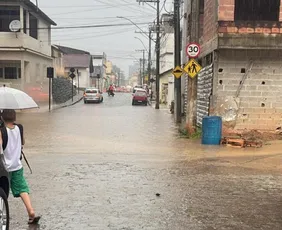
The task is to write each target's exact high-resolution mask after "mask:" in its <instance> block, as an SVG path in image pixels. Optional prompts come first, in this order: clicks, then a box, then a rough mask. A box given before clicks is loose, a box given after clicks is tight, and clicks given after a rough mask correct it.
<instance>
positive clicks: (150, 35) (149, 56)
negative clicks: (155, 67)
mask: <svg viewBox="0 0 282 230" xmlns="http://www.w3.org/2000/svg"><path fill="white" fill-rule="evenodd" d="M151 39H152V30H151V28H149V53H148V79H149V82H148V84H149V85H150V80H151V52H152V51H151V43H152V40H151Z"/></svg>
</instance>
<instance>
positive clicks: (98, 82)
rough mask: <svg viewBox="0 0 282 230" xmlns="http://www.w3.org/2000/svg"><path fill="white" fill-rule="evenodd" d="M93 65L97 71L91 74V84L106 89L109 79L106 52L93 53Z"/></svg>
mask: <svg viewBox="0 0 282 230" xmlns="http://www.w3.org/2000/svg"><path fill="white" fill-rule="evenodd" d="M92 61H93V66H94V69H95V70H96V71H94V74H93V75H92V76H91V84H92V85H93V86H96V87H97V88H99V89H100V90H102V89H105V87H106V86H105V84H106V79H107V73H106V71H107V56H106V54H105V53H102V54H94V55H92Z"/></svg>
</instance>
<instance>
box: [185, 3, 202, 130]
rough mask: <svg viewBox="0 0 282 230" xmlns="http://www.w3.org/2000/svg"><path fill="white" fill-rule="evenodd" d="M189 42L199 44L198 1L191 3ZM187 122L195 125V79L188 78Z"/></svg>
mask: <svg viewBox="0 0 282 230" xmlns="http://www.w3.org/2000/svg"><path fill="white" fill-rule="evenodd" d="M191 4H192V6H191V16H192V17H191V18H192V22H191V30H190V39H191V41H190V42H197V43H198V42H199V7H200V6H199V1H192V3H191ZM187 122H188V125H189V126H191V127H196V123H197V78H190V77H188V105H187Z"/></svg>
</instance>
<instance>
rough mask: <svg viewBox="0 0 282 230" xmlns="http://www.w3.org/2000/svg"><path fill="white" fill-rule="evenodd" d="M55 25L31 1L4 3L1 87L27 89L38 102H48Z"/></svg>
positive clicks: (1, 8)
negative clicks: (52, 28)
mask: <svg viewBox="0 0 282 230" xmlns="http://www.w3.org/2000/svg"><path fill="white" fill-rule="evenodd" d="M12 22H13V23H15V24H19V25H18V26H19V27H18V30H15V28H17V27H11V23H12ZM52 25H53V26H55V25H56V23H55V22H54V21H52V20H51V19H50V18H49V17H48V16H47V15H46V14H45V13H44V12H42V11H41V10H40V9H37V7H36V6H35V5H34V4H33V3H32V2H31V1H29V0H23V1H16V0H8V1H1V2H0V84H6V85H7V86H10V87H13V88H18V89H21V90H24V91H25V92H27V93H29V94H30V95H31V96H32V97H33V98H34V99H35V100H36V101H37V102H38V103H40V102H44V101H46V100H48V95H47V96H46V94H47V93H48V79H47V77H46V74H47V67H50V66H53V58H52V52H51V26H52Z"/></svg>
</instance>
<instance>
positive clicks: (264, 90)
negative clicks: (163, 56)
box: [183, 0, 282, 130]
mask: <svg viewBox="0 0 282 230" xmlns="http://www.w3.org/2000/svg"><path fill="white" fill-rule="evenodd" d="M184 6H185V14H184V15H185V17H186V21H187V23H185V24H184V26H185V27H184V29H185V31H184V33H183V34H184V35H183V36H184V38H183V39H184V42H185V44H187V43H188V42H198V43H200V45H201V54H200V57H199V62H200V64H202V66H203V70H202V71H201V72H200V74H199V75H198V78H197V81H198V82H197V114H196V119H197V124H198V125H199V126H200V125H201V122H202V118H203V116H206V115H213V114H216V115H220V116H222V117H223V120H224V122H225V123H228V124H231V126H232V127H234V128H235V129H260V130H274V129H276V128H277V127H278V126H280V122H281V113H282V100H281V98H282V94H281V89H282V65H281V62H282V55H281V49H282V1H280V0H273V1H267V0H261V1H257V0H248V1H244V0H228V1H226V0H218V1H214V0H198V1H194V2H193V4H191V1H185V5H184ZM194 22H199V23H194ZM188 100H193V99H191V98H190V99H189V98H188Z"/></svg>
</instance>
